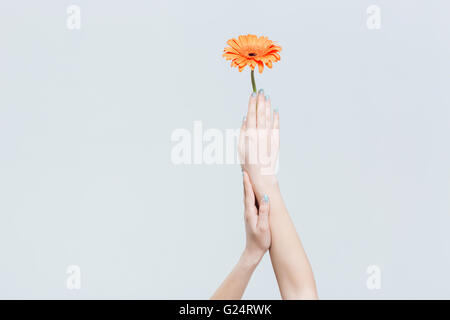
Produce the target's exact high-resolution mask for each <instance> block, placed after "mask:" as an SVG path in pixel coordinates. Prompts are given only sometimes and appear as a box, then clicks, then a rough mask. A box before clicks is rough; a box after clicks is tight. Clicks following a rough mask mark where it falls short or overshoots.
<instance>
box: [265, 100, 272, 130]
mask: <svg viewBox="0 0 450 320" xmlns="http://www.w3.org/2000/svg"><path fill="white" fill-rule="evenodd" d="M270 110H271V101H270V97H269V96H266V128H268V129H270V128H272V116H271V112H270Z"/></svg>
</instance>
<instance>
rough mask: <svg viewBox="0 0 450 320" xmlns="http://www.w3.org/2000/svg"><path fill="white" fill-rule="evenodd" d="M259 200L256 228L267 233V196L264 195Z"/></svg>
mask: <svg viewBox="0 0 450 320" xmlns="http://www.w3.org/2000/svg"><path fill="white" fill-rule="evenodd" d="M261 200H262V201H261V203H260V205H259V217H258V223H257V227H258V228H259V229H261V230H263V231H267V230H269V211H270V210H269V209H270V208H269V207H270V205H269V196H268V195H267V194H265V195H264V196H263V197H262V199H261Z"/></svg>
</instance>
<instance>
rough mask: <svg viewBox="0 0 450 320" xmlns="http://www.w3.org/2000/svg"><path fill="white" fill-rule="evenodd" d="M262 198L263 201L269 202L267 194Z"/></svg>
mask: <svg viewBox="0 0 450 320" xmlns="http://www.w3.org/2000/svg"><path fill="white" fill-rule="evenodd" d="M263 199H264V202H265V203H267V202H269V196H268V195H267V194H264V196H263Z"/></svg>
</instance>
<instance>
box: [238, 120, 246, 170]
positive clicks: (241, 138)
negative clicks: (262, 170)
mask: <svg viewBox="0 0 450 320" xmlns="http://www.w3.org/2000/svg"><path fill="white" fill-rule="evenodd" d="M246 129H247V119H246V117H245V116H244V118H242V124H241V130H240V132H239V142H238V148H239V149H238V150H239V160H240V164H241V165H242V164H243V163H244V159H245V135H246Z"/></svg>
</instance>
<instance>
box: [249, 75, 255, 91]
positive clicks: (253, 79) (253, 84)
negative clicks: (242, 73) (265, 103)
mask: <svg viewBox="0 0 450 320" xmlns="http://www.w3.org/2000/svg"><path fill="white" fill-rule="evenodd" d="M250 75H251V78H252V87H253V92H255V93H256V82H255V70H252V72H251V73H250Z"/></svg>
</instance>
